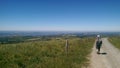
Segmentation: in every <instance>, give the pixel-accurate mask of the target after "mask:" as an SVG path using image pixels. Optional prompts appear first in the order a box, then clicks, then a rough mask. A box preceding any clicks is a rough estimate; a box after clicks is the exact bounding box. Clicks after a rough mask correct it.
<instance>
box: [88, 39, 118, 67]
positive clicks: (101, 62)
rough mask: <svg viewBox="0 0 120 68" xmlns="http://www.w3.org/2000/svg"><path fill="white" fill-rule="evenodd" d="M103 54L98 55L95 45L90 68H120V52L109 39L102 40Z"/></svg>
mask: <svg viewBox="0 0 120 68" xmlns="http://www.w3.org/2000/svg"><path fill="white" fill-rule="evenodd" d="M102 41H103V44H102V48H101V52H100V53H101V54H99V55H98V54H96V49H95V45H94V47H93V51H92V53H91V61H90V63H91V64H90V68H120V50H118V49H117V48H115V47H114V46H113V45H112V44H111V43H110V42H109V41H108V40H107V38H103V39H102Z"/></svg>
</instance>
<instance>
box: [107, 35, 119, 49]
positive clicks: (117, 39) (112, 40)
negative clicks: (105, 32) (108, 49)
mask: <svg viewBox="0 0 120 68" xmlns="http://www.w3.org/2000/svg"><path fill="white" fill-rule="evenodd" d="M109 41H110V42H111V43H112V44H113V45H114V46H115V47H117V48H119V49H120V36H117V37H110V38H109Z"/></svg>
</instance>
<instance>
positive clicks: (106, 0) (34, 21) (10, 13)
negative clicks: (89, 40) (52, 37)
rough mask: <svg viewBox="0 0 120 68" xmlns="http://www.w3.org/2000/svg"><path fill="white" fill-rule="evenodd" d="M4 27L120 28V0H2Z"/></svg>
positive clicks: (1, 24)
mask: <svg viewBox="0 0 120 68" xmlns="http://www.w3.org/2000/svg"><path fill="white" fill-rule="evenodd" d="M0 10H1V11H0V31H4V30H5V31H120V1H119V0H0Z"/></svg>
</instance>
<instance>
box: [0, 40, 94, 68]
mask: <svg viewBox="0 0 120 68" xmlns="http://www.w3.org/2000/svg"><path fill="white" fill-rule="evenodd" d="M68 41H69V50H68V54H67V55H66V52H65V39H59V40H56V39H52V40H49V41H33V42H22V43H17V44H0V68H81V67H86V66H87V65H88V59H87V57H88V55H89V54H90V52H91V48H92V47H93V43H94V38H82V39H80V38H72V39H68Z"/></svg>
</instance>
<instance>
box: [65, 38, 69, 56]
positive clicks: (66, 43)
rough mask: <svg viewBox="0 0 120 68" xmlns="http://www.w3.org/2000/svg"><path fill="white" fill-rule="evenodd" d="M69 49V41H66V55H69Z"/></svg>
mask: <svg viewBox="0 0 120 68" xmlns="http://www.w3.org/2000/svg"><path fill="white" fill-rule="evenodd" d="M68 47H69V45H68V40H66V45H65V51H66V54H68Z"/></svg>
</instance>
